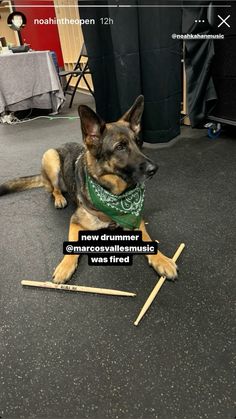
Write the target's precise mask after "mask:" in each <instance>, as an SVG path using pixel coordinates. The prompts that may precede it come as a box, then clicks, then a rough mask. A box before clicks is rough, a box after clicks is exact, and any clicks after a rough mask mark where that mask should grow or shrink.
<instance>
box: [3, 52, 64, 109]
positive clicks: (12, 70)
mask: <svg viewBox="0 0 236 419" xmlns="http://www.w3.org/2000/svg"><path fill="white" fill-rule="evenodd" d="M64 101H65V98H64V94H63V90H62V87H61V83H60V80H59V77H58V74H57V71H56V67H55V65H54V62H53V59H52V56H51V53H50V51H32V52H25V53H18V54H1V55H0V114H1V113H4V112H7V111H10V112H15V111H20V110H25V109H33V108H38V109H51V112H52V113H54V114H56V113H58V111H59V109H60V107H61V106H62V104H63V103H64Z"/></svg>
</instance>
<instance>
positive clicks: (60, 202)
mask: <svg viewBox="0 0 236 419" xmlns="http://www.w3.org/2000/svg"><path fill="white" fill-rule="evenodd" d="M54 205H55V208H65V207H66V206H67V200H66V198H65V197H64V196H63V195H58V196H56V197H55V203H54Z"/></svg>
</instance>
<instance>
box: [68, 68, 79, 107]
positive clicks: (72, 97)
mask: <svg viewBox="0 0 236 419" xmlns="http://www.w3.org/2000/svg"><path fill="white" fill-rule="evenodd" d="M81 78H82V74H81V75H80V76H79V77H78V80H77V82H76V85H75V87H74V91H73V93H72V96H71V100H70V104H69V108H71V106H72V103H73V100H74V97H75V93H76V90H77V87H78V85H79V82H80V80H81Z"/></svg>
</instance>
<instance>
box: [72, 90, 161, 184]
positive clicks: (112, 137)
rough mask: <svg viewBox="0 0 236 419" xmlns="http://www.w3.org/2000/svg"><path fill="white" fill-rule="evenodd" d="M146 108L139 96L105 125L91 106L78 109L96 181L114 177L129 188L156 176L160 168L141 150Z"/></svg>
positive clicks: (142, 98) (82, 106)
mask: <svg viewBox="0 0 236 419" xmlns="http://www.w3.org/2000/svg"><path fill="white" fill-rule="evenodd" d="M143 108H144V97H143V96H138V98H137V99H136V101H135V102H134V104H133V106H132V107H131V108H130V109H129V110H128V111H127V112H126V113H125V114H124V115H123V116H122V117H121V118H120V119H119V120H118V121H116V122H112V123H108V124H106V123H105V122H104V121H103V120H102V119H101V118H100V117H99V116H98V115H97V114H96V113H95V112H94V111H93V110H92V109H90V108H89V107H88V106H84V105H81V106H79V109H78V111H79V116H80V119H81V128H82V133H83V138H84V142H85V145H86V147H87V150H88V153H89V154H90V157H91V162H93V163H91V165H94V166H96V176H95V177H96V178H97V179H98V178H99V179H101V177H103V176H107V175H110V176H111V175H113V176H116V177H119V178H121V179H122V180H123V181H124V182H125V183H126V184H127V187H130V186H133V185H135V184H137V183H142V182H143V181H145V180H146V179H148V178H151V177H152V176H153V175H154V174H155V173H156V171H157V165H156V164H154V163H153V162H152V161H151V160H150V159H149V158H148V157H147V156H145V155H144V154H143V153H142V151H141V150H140V147H139V145H140V142H139V137H138V134H139V132H140V122H141V117H142V113H143ZM98 172H99V173H98Z"/></svg>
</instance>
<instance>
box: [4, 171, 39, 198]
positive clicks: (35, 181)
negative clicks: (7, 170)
mask: <svg viewBox="0 0 236 419" xmlns="http://www.w3.org/2000/svg"><path fill="white" fill-rule="evenodd" d="M42 186H44V182H43V178H42V176H41V175H33V176H24V177H19V178H16V179H12V180H9V181H7V182H5V183H2V185H0V196H2V195H6V194H8V193H12V192H20V191H24V190H26V189H33V188H41V187H42Z"/></svg>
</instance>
